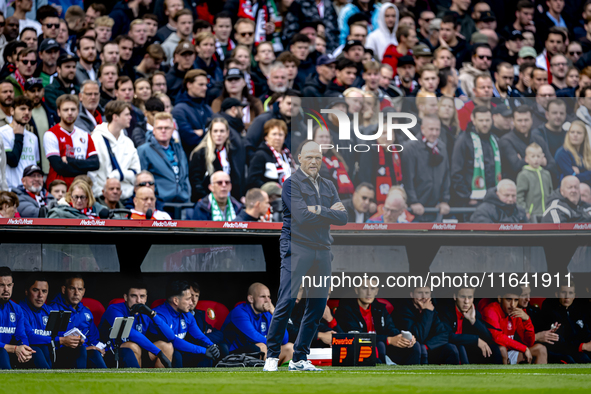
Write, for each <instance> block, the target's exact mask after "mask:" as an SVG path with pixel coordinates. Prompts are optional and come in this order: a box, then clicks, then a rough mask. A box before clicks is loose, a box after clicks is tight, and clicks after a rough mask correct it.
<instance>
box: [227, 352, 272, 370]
mask: <svg viewBox="0 0 591 394" xmlns="http://www.w3.org/2000/svg"><path fill="white" fill-rule="evenodd" d="M262 356H263V353H259V352H256V353H247V354H230V355H228V356H226V357H224V358H223V359H221V360H220V362H219V363H218V364H217V365H216V368H236V367H240V368H246V367H264V366H265V362H264V361H263V360H261V357H262Z"/></svg>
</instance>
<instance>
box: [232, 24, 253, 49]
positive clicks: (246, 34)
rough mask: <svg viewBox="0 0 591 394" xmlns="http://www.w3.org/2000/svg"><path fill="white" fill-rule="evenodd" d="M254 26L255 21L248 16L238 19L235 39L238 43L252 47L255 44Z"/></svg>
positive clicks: (235, 26)
mask: <svg viewBox="0 0 591 394" xmlns="http://www.w3.org/2000/svg"><path fill="white" fill-rule="evenodd" d="M254 28H255V24H254V21H251V20H250V19H246V18H243V19H238V22H236V24H235V25H234V31H235V32H234V39H235V41H236V43H237V44H239V45H244V46H245V47H247V48H248V49H252V46H253V44H254Z"/></svg>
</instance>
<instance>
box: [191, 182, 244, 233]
mask: <svg viewBox="0 0 591 394" xmlns="http://www.w3.org/2000/svg"><path fill="white" fill-rule="evenodd" d="M209 190H210V191H211V193H210V194H209V195H207V196H205V197H203V198H202V199H200V200H199V201H197V204H195V212H194V213H193V218H192V219H193V220H213V221H215V222H220V221H233V220H235V219H236V215H237V214H239V213H240V211H241V210H242V205H241V204H240V203H239V202H238V201H237V200H235V199H234V197H232V196H230V192H231V191H232V181H231V180H230V176H229V175H228V174H226V173H225V172H223V171H216V172H214V173H213V174H212V175H211V183H210V184H209Z"/></svg>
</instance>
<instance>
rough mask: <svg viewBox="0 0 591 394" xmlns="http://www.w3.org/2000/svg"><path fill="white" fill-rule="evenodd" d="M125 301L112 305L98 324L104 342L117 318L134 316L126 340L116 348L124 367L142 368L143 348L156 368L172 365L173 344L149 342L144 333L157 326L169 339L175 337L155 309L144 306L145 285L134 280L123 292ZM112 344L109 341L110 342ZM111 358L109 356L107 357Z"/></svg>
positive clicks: (170, 366) (146, 291) (107, 340)
mask: <svg viewBox="0 0 591 394" xmlns="http://www.w3.org/2000/svg"><path fill="white" fill-rule="evenodd" d="M123 299H124V300H125V301H124V302H119V303H116V304H111V305H109V307H108V308H107V310H106V311H105V313H104V314H103V318H102V319H101V322H100V324H99V336H100V338H101V341H103V342H104V343H108V342H109V340H110V339H109V333H110V331H111V328H112V327H113V323H114V322H115V318H117V317H130V316H134V318H135V320H134V322H133V327H132V329H131V331H130V332H129V337H128V338H127V341H126V342H124V343H123V344H122V345H121V347H120V349H119V356H120V358H121V361H122V366H123V367H124V368H141V366H142V358H143V357H142V350H145V351H146V352H149V353H150V354H149V358H150V361H156V365H155V366H156V368H172V363H171V362H170V359H171V358H172V352H173V347H172V344H171V343H167V342H163V341H157V342H155V343H152V342H151V341H150V340H149V339H148V338H146V336H145V335H144V333H147V332H148V330H149V329H150V328H151V327H152V326H153V325H156V329H157V330H159V331H160V332H161V333H162V335H164V336H165V337H166V338H167V339H168V340H169V341H172V340H173V339H174V334H173V333H172V330H171V329H170V327H168V326H167V325H166V323H165V322H164V320H162V318H161V317H160V316H158V314H157V313H156V312H154V311H153V310H151V309H150V308H149V307H148V306H147V305H146V301H147V300H148V288H147V287H146V285H144V284H143V283H139V282H138V283H133V284H130V285H129V286H128V288H127V291H126V292H125V294H123ZM111 346H112V344H111ZM109 359H110V357H109Z"/></svg>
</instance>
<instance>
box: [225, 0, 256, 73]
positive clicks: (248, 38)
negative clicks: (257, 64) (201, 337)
mask: <svg viewBox="0 0 591 394" xmlns="http://www.w3.org/2000/svg"><path fill="white" fill-rule="evenodd" d="M226 6H228V4H227V5H226ZM227 10H228V9H227V8H226V11H227ZM240 16H241V18H240V19H238V20H237V21H236V23H235V24H234V40H235V41H236V44H237V45H242V46H245V47H246V48H247V49H248V51H249V53H252V48H253V44H254V42H255V39H256V38H259V39H260V35H259V37H256V36H255V34H256V29H255V26H256V22H255V21H254V20H252V19H248V18H245V17H243V16H242V15H240ZM263 41H265V40H261V42H263ZM249 63H250V62H249Z"/></svg>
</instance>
